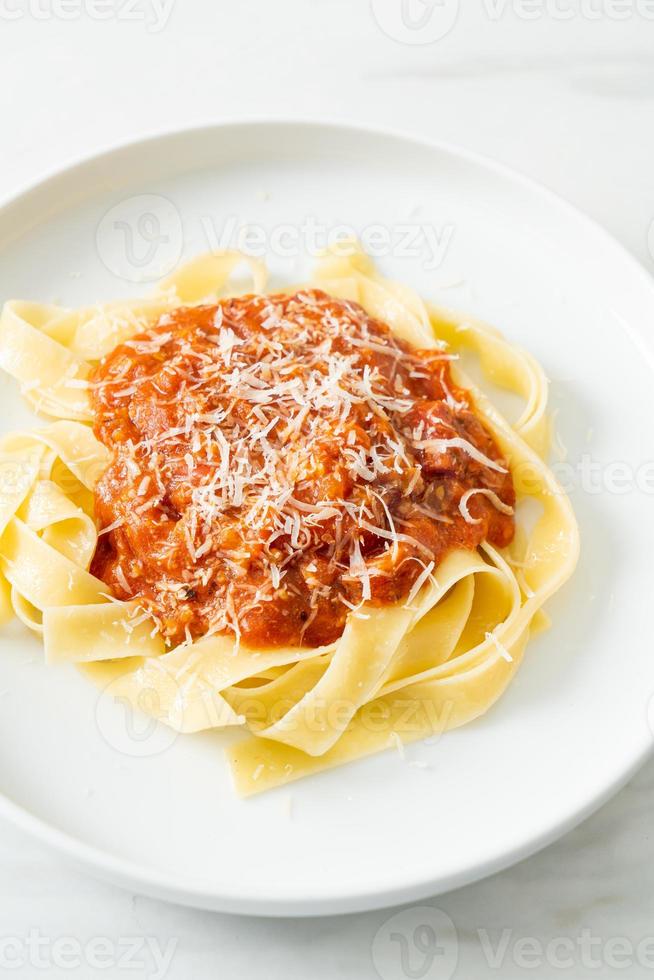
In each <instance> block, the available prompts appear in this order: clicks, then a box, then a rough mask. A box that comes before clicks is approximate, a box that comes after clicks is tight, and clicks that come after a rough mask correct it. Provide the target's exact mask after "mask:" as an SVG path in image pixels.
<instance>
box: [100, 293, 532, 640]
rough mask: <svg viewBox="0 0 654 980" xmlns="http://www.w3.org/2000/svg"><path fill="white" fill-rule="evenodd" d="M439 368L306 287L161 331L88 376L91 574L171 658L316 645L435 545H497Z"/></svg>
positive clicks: (424, 568)
mask: <svg viewBox="0 0 654 980" xmlns="http://www.w3.org/2000/svg"><path fill="white" fill-rule="evenodd" d="M450 359H451V355H450V354H449V353H448V351H447V350H446V349H440V348H434V349H426V350H416V349H413V348H410V347H409V346H408V345H407V344H405V343H404V342H402V341H400V340H398V339H397V338H395V337H394V336H393V334H392V333H391V331H390V330H389V328H388V327H387V326H386V325H385V324H383V323H381V322H380V321H378V320H375V319H373V318H371V317H369V316H368V315H367V314H366V313H365V311H364V310H363V309H362V308H361V307H360V306H358V305H357V304H355V303H351V302H345V301H341V300H337V299H334V298H332V297H330V296H328V295H326V294H325V293H323V292H320V291H319V290H304V291H301V292H298V293H296V294H295V295H292V296H289V295H285V294H279V295H271V296H245V297H238V298H233V299H225V300H222V301H221V302H220V303H219V304H217V305H206V306H199V307H193V308H181V309H178V310H175V311H174V312H173V313H171V314H167V315H165V316H164V317H162V318H161V320H160V321H159V322H158V323H157V324H155V325H153V326H152V327H151V328H150V329H148V330H146V331H145V332H144V333H142V334H139V335H138V336H136V337H134V338H133V339H132V340H130V341H128V342H126V343H123V344H121V345H120V346H118V347H116V348H115V349H114V350H113V351H112V352H111V353H110V354H108V355H107V356H106V357H105V358H104V359H103V360H102V361H101V362H100V364H99V365H98V367H97V368H96V369H95V371H94V374H93V376H92V379H91V381H92V403H93V409H94V413H95V422H94V431H95V434H96V436H97V437H98V439H100V440H101V441H102V442H103V443H104V444H105V445H106V446H107V447H108V448H109V449H110V450H111V453H112V457H111V462H110V464H109V466H108V468H107V469H106V471H105V472H104V474H103V476H102V477H101V479H100V481H99V483H98V485H97V488H96V491H95V505H96V517H97V520H98V521H99V524H100V527H101V529H102V531H101V535H100V538H99V543H98V547H97V550H96V554H95V556H94V559H93V563H92V567H91V570H92V572H93V574H95V575H97V576H98V577H99V578H101V579H103V580H104V581H105V582H106V583H107V584H108V585H109V586H110V587H111V589H112V590H113V592H114V594H115V595H116V596H117V597H119V598H121V599H132V598H137V599H138V600H139V601H140V603H141V604H142V605H143V606H144V608H146V609H147V610H148V611H150V612H151V613H152V615H153V617H154V618H155V621H156V623H157V625H158V627H159V629H160V630H161V632H162V633H163V634H164V636H165V637H166V639H167V641H169V642H170V643H177V642H180V641H183V640H184V639H190V638H195V637H199V636H202V635H205V634H207V633H216V632H232V633H234V634H236V635H238V636H240V637H241V638H242V639H243V641H244V642H246V643H247V644H248V645H252V646H256V647H267V646H276V645H293V646H295V645H303V646H320V645H323V644H326V643H330V642H332V641H333V640H335V639H337V638H338V637H339V636H340V635H341V633H342V632H343V629H344V626H345V621H346V618H347V616H348V614H349V613H350V611H351V609H352V608H354V607H356V606H358V605H359V604H360V603H361V602H362V601H370V602H372V603H374V604H384V603H390V602H396V601H398V600H406V598H407V597H408V596H409V595H410V594H411V590H412V588H413V587H414V585H416V583H418V579H419V577H420V576H421V575H422V581H425V580H426V577H427V575H428V574H430V573H431V571H433V570H434V569H435V568H436V566H437V565H438V563H439V562H440V561H441V560H442V558H443V557H444V556H445V555H446V554H447V553H448V552H449V551H451V550H452V549H453V548H469V549H473V548H476V547H477V546H478V545H479V544H480V543H481V542H482V541H483V540H488V541H490V542H491V543H492V544H494V545H496V546H499V547H502V546H506V545H507V544H509V543H510V541H511V539H512V537H513V533H514V520H513V516H512V507H513V505H514V503H515V493H514V488H513V483H512V480H511V476H510V473H509V472H508V467H507V466H506V463H505V462H504V460H503V459H502V456H501V453H500V450H499V448H498V446H497V445H496V444H495V442H494V440H493V438H492V436H491V435H490V433H489V432H488V430H487V429H486V428H485V426H484V424H483V422H482V421H481V420H480V418H479V417H478V415H477V414H476V413H475V408H474V404H473V400H472V396H471V395H470V393H469V392H467V391H465V390H463V389H461V388H459V387H456V386H455V385H454V383H453V381H452V378H451V375H450V369H449V361H450ZM471 490H477V491H478V490H483V491H485V492H484V493H483V494H482V493H475V494H473V495H471V496H469V497H468V498H467V499H466V500H465V501H463V502H462V498H463V495H464V494H465V493H466V492H467V491H471ZM465 513H467V515H468V520H466V518H465V516H464V514H465ZM471 521H474V522H475V523H471Z"/></svg>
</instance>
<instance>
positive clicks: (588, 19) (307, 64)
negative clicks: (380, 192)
mask: <svg viewBox="0 0 654 980" xmlns="http://www.w3.org/2000/svg"><path fill="white" fill-rule="evenodd" d="M411 2H412V3H415V4H416V6H415V8H411V9H410V13H411V15H412V16H416V17H419V15H420V13H421V12H425V13H426V14H428V13H429V10H428V7H429V5H428V6H427V7H422V8H421V6H420V4H421V0H411ZM162 4H163V6H162ZM373 6H376V7H377V9H378V10H381V11H382V13H381V15H380V19H381V20H383V22H384V23H385V24H386V25H387V28H388V25H389V24H391V27H390V31H391V33H396V34H397V33H398V30H399V29H397V24H398V23H399V22H398V21H397V18H396V17H395V16H394V15H395V14H396V13H397V9H399V7H400V0H383V2H382V0H380V2H379V3H377V0H373ZM461 6H463V5H461ZM157 11H159V13H157ZM94 12H95V14H96V16H97V13H98V12H100V13H104V14H105V15H108V19H106V20H102V21H101V20H98V19H96V16H93V15H94ZM455 12H456V0H442V3H441V4H439V5H437V6H436V7H435V8H434V11H433V16H432V17H431V18H430V17H428V16H427V17H426V20H425V23H426V27H425V28H423V29H422V30H423V35H422V36H421V37H420V39H421V40H425V34H426V32H428V31H429V30H431V29H432V28H433V27H434V24H436V26H438V23H437V22H436V21H434V20H433V17H439V18H441V21H440V23H441V24H442V23H443V20H442V19H443V18H444V17H447V16H449V15H450V14H453V13H455ZM66 18H68V19H66ZM387 18H390V20H388V19H387ZM393 25H395V26H393ZM153 28H158V29H153ZM419 34H420V31H419V30H414V31H413V32H409V35H408V39H409V40H411V41H415V40H416V39H417V36H418V35H419ZM244 115H249V116H312V117H316V118H319V119H320V118H328V117H333V118H341V119H347V120H351V121H355V122H365V123H377V124H384V125H391V126H397V127H401V128H404V129H406V130H408V131H412V132H415V133H417V134H427V135H430V136H437V137H439V138H442V139H444V140H448V141H451V142H455V143H459V144H461V145H463V146H466V147H470V148H473V149H476V150H479V151H482V152H484V153H487V154H489V155H491V156H495V157H496V158H498V159H500V160H503V161H505V162H507V163H509V164H511V165H513V166H515V167H516V168H518V169H521V170H523V171H525V172H527V173H529V174H531V175H532V176H534V177H536V178H538V179H540V180H542V181H543V182H544V183H546V184H548V185H549V186H550V187H552V188H554V189H555V190H556V191H558V192H559V193H561V194H562V195H563V196H565V197H567V198H568V199H570V200H572V201H573V202H574V203H576V204H578V205H579V206H580V207H582V208H583V209H585V210H586V211H588V212H589V213H591V214H592V215H593V216H594V217H595V218H597V219H598V220H599V221H601V222H602V223H603V224H604V225H606V226H607V228H608V229H609V230H610V231H611V232H613V234H615V235H616V236H617V237H618V238H619V239H620V240H621V241H622V242H623V243H624V244H625V245H626V246H627V247H628V248H629V249H630V250H631V251H632V252H633V253H634V254H635V255H636V256H637V257H638V258H639V259H640V260H641V261H642V262H643V263H644V264H645V265H647V266H648V268H649V269H650V270H651V271H654V257H653V256H652V254H650V251H649V249H648V232H649V229H650V223H651V222H652V220H653V219H654V180H653V178H652V175H653V174H654V125H653V123H654V3H651V2H649V3H648V2H647V0H633V2H630V0H612V2H611V0H592V2H591V0H586V2H579V0H575V2H573V0H557V2H554V0H543V2H542V3H539V0H531V2H528V0H523V2H518V0H510V2H508V0H507V2H502V0H470V2H469V4H467V5H466V9H465V10H460V11H459V15H458V19H457V20H456V22H455V23H454V25H453V26H452V29H451V30H450V31H449V33H447V35H446V36H444V37H442V38H441V39H439V40H437V41H435V42H433V43H430V44H414V43H410V44H407V43H402V42H400V41H398V40H396V39H393V38H392V37H389V36H387V35H386V34H384V33H383V31H382V30H381V29H380V27H379V24H378V23H377V22H376V21H375V19H374V17H373V16H372V13H371V5H370V4H369V2H368V0H311V2H307V0H275V2H271V0H241V2H240V3H238V4H235V3H228V2H226V0H225V2H220V0H218V2H214V3H209V2H207V0H172V6H171V0H158V2H157V0H136V2H135V3H134V4H133V5H132V6H129V7H128V6H127V5H126V0H105V2H104V4H103V3H102V0H95V2H93V0H0V119H1V120H2V127H3V132H4V141H3V143H4V146H3V152H2V153H1V154H0V196H2V197H4V196H7V195H10V194H11V193H13V192H14V191H15V190H16V189H17V188H18V187H19V186H21V185H22V184H24V183H26V182H28V181H30V180H31V179H33V178H35V177H37V176H38V175H39V174H41V173H42V172H44V171H46V170H49V169H51V168H53V167H57V166H60V165H62V164H65V163H66V162H67V161H69V160H70V159H72V158H74V157H75V156H76V155H79V154H87V153H90V152H92V151H93V150H95V149H97V148H100V147H102V146H105V145H108V144H111V143H112V142H113V141H115V140H119V139H120V140H123V139H126V138H129V137H136V136H140V135H143V134H145V133H147V132H153V131H156V130H159V129H162V128H172V127H175V126H178V125H182V124H190V123H193V122H203V121H208V120H212V119H215V118H220V117H240V116H244ZM650 241H652V242H653V243H654V234H651V235H650ZM653 247H654V245H653ZM653 808H654V762H653V763H651V764H650V765H649V766H647V767H646V768H645V769H644V770H643V771H642V772H641V773H640V774H639V775H638V776H637V777H636V778H635V779H634V780H633V781H632V783H631V784H630V786H628V787H627V788H626V789H625V790H623V791H622V793H621V794H620V795H619V796H618V797H617V798H616V799H614V800H613V801H612V802H611V803H609V804H608V805H607V806H606V807H604V809H603V810H602V811H601V812H600V813H598V814H596V815H595V816H594V817H593V818H591V819H590V820H588V821H587V822H586V823H585V824H584V825H583V826H582V827H580V828H579V829H578V830H576V831H575V832H574V833H572V834H570V835H568V836H567V837H566V838H565V839H563V840H561V841H560V842H559V843H557V844H555V845H554V846H552V847H550V848H548V849H547V850H546V851H544V852H543V853H541V854H540V855H537V856H536V857H534V858H532V859H531V860H529V861H525V862H523V863H522V864H520V865H518V866H517V867H515V868H513V869H511V870H508V871H506V872H504V873H503V874H500V875H496V876H495V877H493V878H490V879H488V880H486V881H485V882H482V883H480V884H477V885H473V886H470V887H467V888H465V889H462V890H460V891H458V892H455V893H452V894H449V895H446V896H441V897H439V898H438V899H434V900H433V901H431V902H427V903H423V904H424V905H431V906H435V907H437V908H439V909H441V910H443V912H445V913H447V915H449V917H450V918H451V919H452V920H453V922H454V924H455V927H456V932H457V934H458V944H457V943H456V942H455V940H454V934H453V931H452V927H451V926H449V925H448V924H447V922H446V928H445V930H444V931H442V930H439V943H440V952H438V953H436V955H432V954H433V949H432V943H431V934H430V933H429V931H428V926H429V923H430V921H432V920H433V919H434V914H433V912H432V911H431V910H429V909H427V911H424V910H421V909H413V910H411V911H410V912H408V913H406V914H404V915H403V916H401V917H400V918H399V919H393V920H392V921H390V922H389V919H391V917H392V916H394V915H396V914H397V912H396V911H395V912H393V911H391V912H375V913H370V914H368V915H359V916H352V917H348V918H340V919H339V918H331V919H321V920H313V921H299V922H294V921H290V920H283V921H274V920H270V921H264V920H256V919H244V918H230V917H226V916H219V915H214V914H210V913H203V912H197V911H193V910H189V909H181V908H176V907H173V906H167V905H165V904H162V903H158V902H155V901H152V900H150V899H146V898H142V897H139V896H135V895H131V894H128V893H126V892H122V891H120V890H118V889H115V888H111V887H108V886H105V885H103V884H99V883H96V882H94V881H92V880H90V879H89V878H87V877H85V876H83V875H81V874H78V873H76V872H74V871H71V870H69V869H67V868H66V867H64V866H63V865H62V864H61V863H60V861H59V859H58V858H57V857H56V856H54V855H52V854H49V853H46V852H45V851H44V850H42V849H41V847H39V846H37V845H36V844H35V843H33V842H32V841H30V840H28V839H26V838H25V837H23V836H22V835H20V834H18V833H17V832H16V831H15V830H13V829H11V828H9V827H6V826H2V827H0V959H1V958H4V962H3V963H2V964H1V965H0V969H2V968H3V967H4V969H6V970H7V971H8V972H13V973H14V975H17V976H21V977H23V976H24V977H32V976H34V977H37V976H42V975H43V973H44V972H48V973H49V974H50V975H51V976H53V977H68V976H83V977H87V976H92V975H95V973H98V974H99V975H102V976H104V977H107V978H114V977H119V976H123V975H125V976H132V977H161V976H164V975H165V976H167V977H169V978H175V980H177V978H183V980H186V978H188V977H194V978H199V980H204V978H209V977H220V978H227V980H231V978H243V980H248V978H250V977H265V978H266V980H268V978H270V980H277V978H279V980H281V978H284V980H294V978H296V977H297V978H303V980H304V978H306V977H311V978H315V980H321V978H323V977H324V978H333V977H343V978H348V980H349V978H373V977H377V976H381V977H382V980H405V978H408V977H419V978H422V980H424V978H425V977H426V978H439V980H448V978H449V977H452V976H454V977H458V978H462V980H463V978H465V980H468V978H478V977H485V976H501V977H502V978H503V980H513V978H521V977H523V976H529V975H530V976H534V977H559V976H574V977H578V976H585V975H589V976H597V977H604V976H611V975H613V974H614V973H616V974H622V975H623V976H629V977H634V978H639V977H646V976H649V975H650V974H651V973H652V972H653V970H654V939H652V938H651V937H654V914H653V912H654V909H653V908H652V895H653V894H654V887H653V886H654V839H653V837H652V834H651V832H650V826H651V816H650V814H651V811H652V809H653ZM436 924H437V925H442V924H443V920H442V917H441V921H440V923H439V922H437V923H436ZM376 936H377V938H376V939H375V937H376ZM402 936H404V939H402V938H398V937H402ZM55 940H59V943H58V945H57V944H56V943H55ZM92 940H93V941H94V943H93V944H92V946H90V947H89V946H88V945H86V944H88V943H89V942H90V941H92ZM403 945H404V946H405V947H406V949H405V953H406V956H405V960H404V964H403V962H402V957H401V954H402V948H403ZM457 945H458V966H457V967H456V972H453V971H454V969H455V952H456V947H457ZM421 950H424V952H421ZM155 954H156V955H155ZM161 956H163V957H164V962H163V964H162V963H161V961H160V960H159V958H158V957H161ZM168 956H170V957H171V959H170V960H168V959H166V957H168ZM94 957H95V959H94ZM12 958H13V960H14V961H15V962H14V964H13V965H14V967H15V969H13V970H11V969H10V967H11V966H12V963H11V961H12ZM101 967H102V969H101Z"/></svg>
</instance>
